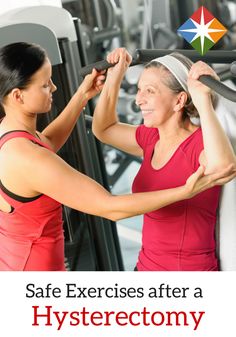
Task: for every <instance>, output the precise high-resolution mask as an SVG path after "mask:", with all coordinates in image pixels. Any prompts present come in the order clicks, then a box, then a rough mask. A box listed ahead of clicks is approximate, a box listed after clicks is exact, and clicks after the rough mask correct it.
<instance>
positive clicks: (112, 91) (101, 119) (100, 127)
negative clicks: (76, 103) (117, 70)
mask: <svg viewBox="0 0 236 337" xmlns="http://www.w3.org/2000/svg"><path fill="white" fill-rule="evenodd" d="M119 89H120V86H119V84H116V85H112V86H111V85H110V84H109V83H105V85H104V87H103V90H102V92H101V94H100V96H99V98H98V101H97V104H96V107H95V110H94V114H93V125H92V131H93V133H94V134H95V136H96V137H97V138H98V139H100V140H101V141H103V136H104V133H105V131H106V130H107V129H108V128H109V127H110V126H112V125H114V124H116V123H118V122H119V119H118V116H117V112H116V107H117V101H118V94H119Z"/></svg>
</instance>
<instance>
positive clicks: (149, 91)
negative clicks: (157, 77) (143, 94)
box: [147, 88, 155, 94]
mask: <svg viewBox="0 0 236 337" xmlns="http://www.w3.org/2000/svg"><path fill="white" fill-rule="evenodd" d="M147 93H148V94H154V93H155V91H154V90H153V89H151V88H147Z"/></svg>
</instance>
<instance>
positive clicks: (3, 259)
mask: <svg viewBox="0 0 236 337" xmlns="http://www.w3.org/2000/svg"><path fill="white" fill-rule="evenodd" d="M18 137H21V138H27V139H29V140H30V141H33V142H34V143H36V144H38V145H39V146H43V147H45V148H47V149H49V150H50V151H52V150H51V149H50V148H49V147H48V145H46V144H45V143H43V142H41V141H40V140H39V139H37V138H36V137H34V136H33V135H31V134H30V133H28V132H26V131H10V132H7V133H5V134H4V135H3V136H2V137H1V138H0V149H1V148H2V146H3V145H4V144H5V143H6V142H7V141H8V140H10V139H12V138H18ZM30 174H33V172H30ZM19 179H20V177H19ZM0 194H1V196H2V197H3V198H4V199H5V200H6V202H7V203H8V204H10V205H11V212H10V213H6V212H3V211H0V270H6V271H10V270H20V271H23V270H28V271H30V270H31V271H53V270H59V271H63V270H65V267H64V234H63V221H62V206H61V204H60V203H59V202H57V201H56V200H54V199H52V198H50V197H48V196H46V195H39V196H36V197H33V198H25V197H20V196H18V195H15V194H14V193H12V192H10V191H9V190H7V189H6V187H5V186H3V184H2V183H0Z"/></svg>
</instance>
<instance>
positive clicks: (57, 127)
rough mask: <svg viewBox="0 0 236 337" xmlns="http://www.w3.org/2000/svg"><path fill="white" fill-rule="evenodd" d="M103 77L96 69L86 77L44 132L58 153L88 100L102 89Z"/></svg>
mask: <svg viewBox="0 0 236 337" xmlns="http://www.w3.org/2000/svg"><path fill="white" fill-rule="evenodd" d="M103 79H104V76H103V75H99V74H98V72H97V71H96V70H95V69H94V70H93V72H92V74H90V75H88V76H86V78H85V79H84V81H83V82H82V84H81V85H80V87H79V88H78V90H77V91H76V93H75V94H74V95H73V97H72V98H71V100H70V101H69V103H68V104H67V106H66V107H65V109H64V110H63V111H62V112H61V113H60V115H59V116H58V117H57V118H56V119H55V120H54V121H52V122H51V123H50V124H49V125H48V126H47V127H46V128H45V129H44V130H43V132H42V134H43V136H45V137H46V139H47V141H48V143H49V144H50V146H51V148H52V149H53V150H54V151H55V152H57V151H58V150H59V149H60V148H61V147H62V146H63V145H64V144H65V142H66V141H67V139H68V137H69V136H70V134H71V132H72V130H73V128H74V126H75V124H76V122H77V120H78V118H79V116H80V113H81V111H82V110H83V108H84V107H85V105H86V104H87V102H88V100H89V99H90V98H92V97H93V96H95V95H96V94H97V93H98V92H99V91H100V90H101V88H102V82H101V81H102V80H103Z"/></svg>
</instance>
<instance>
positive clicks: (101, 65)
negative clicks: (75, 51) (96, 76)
mask: <svg viewBox="0 0 236 337" xmlns="http://www.w3.org/2000/svg"><path fill="white" fill-rule="evenodd" d="M138 63H139V62H137V61H136V60H135V59H134V60H133V61H132V63H131V64H130V66H135V65H137V64H138ZM113 66H114V64H113V63H108V62H107V61H106V60H102V61H98V62H95V63H91V64H89V65H87V66H85V67H82V68H81V69H80V71H79V74H80V75H81V76H83V77H84V76H86V75H88V74H91V72H92V70H93V68H95V69H97V70H99V71H100V70H107V69H108V68H111V67H113Z"/></svg>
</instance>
